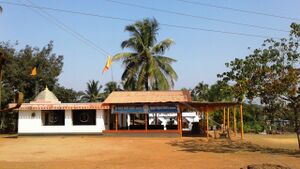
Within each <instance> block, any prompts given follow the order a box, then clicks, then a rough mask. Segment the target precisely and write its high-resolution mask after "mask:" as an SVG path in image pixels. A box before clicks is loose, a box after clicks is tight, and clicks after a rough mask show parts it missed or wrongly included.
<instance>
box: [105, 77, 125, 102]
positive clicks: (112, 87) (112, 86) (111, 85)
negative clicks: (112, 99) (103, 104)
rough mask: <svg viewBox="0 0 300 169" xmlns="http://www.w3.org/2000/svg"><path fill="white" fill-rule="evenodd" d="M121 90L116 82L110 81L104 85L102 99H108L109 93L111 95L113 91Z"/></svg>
mask: <svg viewBox="0 0 300 169" xmlns="http://www.w3.org/2000/svg"><path fill="white" fill-rule="evenodd" d="M120 90H121V86H120V85H118V83H117V82H114V81H111V82H108V83H106V84H105V85H104V89H103V91H104V93H103V99H106V98H107V97H108V95H109V94H110V93H112V92H113V91H120Z"/></svg>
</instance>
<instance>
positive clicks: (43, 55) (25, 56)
mask: <svg viewBox="0 0 300 169" xmlns="http://www.w3.org/2000/svg"><path fill="white" fill-rule="evenodd" d="M15 48H16V45H11V44H10V43H3V42H2V43H0V50H1V51H2V52H3V53H5V55H6V58H7V62H6V63H5V64H4V67H3V82H2V83H3V87H2V91H3V92H2V98H3V99H2V107H3V106H5V105H7V104H8V103H10V102H13V99H14V97H12V96H13V95H14V93H15V92H16V91H21V92H23V93H24V97H25V98H24V100H25V102H29V101H30V100H32V99H33V98H34V97H35V95H36V94H37V92H38V91H41V90H42V89H44V88H45V86H46V85H47V86H48V87H49V88H52V89H53V88H54V86H57V85H58V76H59V74H60V73H61V71H62V66H63V56H60V55H59V56H57V55H56V54H54V53H53V52H52V51H53V43H52V42H50V43H49V44H48V45H47V46H45V47H43V48H42V49H39V48H33V47H31V46H28V45H27V46H26V47H25V48H24V49H21V50H19V51H17V50H16V49H15ZM33 67H37V76H35V77H32V76H31V75H30V74H31V70H32V68H33Z"/></svg>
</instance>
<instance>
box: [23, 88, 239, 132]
mask: <svg viewBox="0 0 300 169" xmlns="http://www.w3.org/2000/svg"><path fill="white" fill-rule="evenodd" d="M237 106H239V113H240V117H241V118H240V124H241V125H240V126H243V120H242V117H243V114H242V105H240V104H239V103H235V102H217V103H210V102H194V101H192V99H191V96H190V93H189V92H188V91H115V92H112V93H111V94H110V95H109V96H108V98H107V99H106V100H105V101H104V102H97V103H61V102H60V101H59V100H58V99H57V97H56V96H55V95H54V94H53V93H52V92H51V91H50V90H49V89H48V88H47V87H46V88H45V90H44V91H42V92H40V93H39V94H38V95H37V96H36V98H35V99H34V100H33V101H31V102H30V103H23V104H22V105H21V107H20V108H19V109H18V112H19V119H18V134H20V135H26V134H30V135H32V134H104V135H105V134H107V135H122V134H124V133H125V134H126V135H128V134H130V133H133V134H134V135H136V134H139V133H141V134H148V135H151V134H157V133H159V134H161V135H173V136H182V133H183V131H191V129H192V128H193V124H197V126H199V127H200V129H201V131H202V133H203V134H204V135H205V136H207V137H208V136H209V113H210V112H213V111H215V110H218V109H221V110H223V119H224V120H223V124H222V125H220V126H219V128H220V129H222V130H224V131H225V130H226V128H230V124H233V126H232V128H233V132H235V133H236V132H237V127H236V122H237V119H236V107H237ZM230 114H232V116H231V117H230ZM230 119H233V123H231V122H230ZM240 131H241V132H240V133H241V137H242V138H243V130H242V128H241V129H240Z"/></svg>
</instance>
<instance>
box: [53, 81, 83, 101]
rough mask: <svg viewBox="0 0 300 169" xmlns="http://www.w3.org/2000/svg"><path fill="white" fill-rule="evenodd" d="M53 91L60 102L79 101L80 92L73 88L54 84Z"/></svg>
mask: <svg viewBox="0 0 300 169" xmlns="http://www.w3.org/2000/svg"><path fill="white" fill-rule="evenodd" d="M53 93H54V94H55V96H56V97H57V98H58V100H59V101H61V102H62V103H76V102H79V101H80V97H81V96H82V94H81V93H80V92H76V91H75V90H73V89H68V88H65V87H63V86H59V85H57V86H55V87H54V89H53Z"/></svg>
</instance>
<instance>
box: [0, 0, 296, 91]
mask: <svg viewBox="0 0 300 169" xmlns="http://www.w3.org/2000/svg"><path fill="white" fill-rule="evenodd" d="M117 1H123V2H130V3H134V4H139V5H144V6H149V7H153V8H160V9H167V10H172V11H177V12H182V13H187V14H192V15H197V16H202V17H210V18H217V19H221V20H230V21H235V22H242V23H247V24H253V25H259V26H266V27H272V28H278V29H283V30H289V25H290V24H291V22H292V21H291V20H286V19H279V18H272V17H266V16H261V15H253V14H245V13H239V12H234V11H229V10H221V9H216V8H209V7H204V6H199V5H191V4H187V3H183V2H180V1H176V0H151V1H150V0H130V1H129V0H127V1H126V0H117ZM191 1H198V2H203V3H209V4H214V5H220V6H227V7H232V8H238V9H245V10H251V11H260V12H264V13H271V14H276V15H280V16H288V17H294V18H300V10H299V6H300V1H298V0H285V1H282V0H272V1H271V0H264V1H262V0H243V1H241V0H201V1H200V0H191ZM9 2H16V3H27V4H29V2H28V1H27V0H10V1H9ZM31 2H32V3H34V4H35V5H39V6H46V7H52V8H61V9H68V10H76V11H82V12H87V13H95V14H99V15H106V16H112V17H123V18H128V19H132V20H140V19H143V18H147V17H150V18H152V17H155V18H156V19H157V20H158V21H159V22H160V23H165V24H173V25H182V26H190V27H200V28H205V29H214V30H222V31H228V32H240V33H249V34H258V35H263V36H270V37H287V36H288V33H286V32H279V31H272V30H262V29H256V28H250V27H244V26H239V25H232V24H226V23H218V22H213V21H207V20H202V19H196V18H191V17H185V16H177V15H173V14H166V13H161V12H157V11H150V10H145V9H139V8H135V7H129V6H122V5H119V4H115V3H112V2H109V1H106V0H88V1H86V0H31ZM0 5H1V6H2V8H3V13H2V14H1V15H0V37H1V38H0V40H1V41H11V42H15V41H18V42H19V45H18V48H23V47H24V46H25V45H26V44H29V45H31V46H35V47H43V46H45V45H46V44H47V43H48V42H49V41H50V40H53V41H54V52H55V53H56V54H59V55H63V56H64V67H63V72H62V74H61V75H60V77H59V82H60V84H62V85H63V86H65V87H68V88H73V89H75V90H85V88H86V82H87V81H88V80H99V81H100V83H101V84H105V83H106V82H108V81H110V80H111V73H110V72H108V73H105V74H104V75H102V74H101V71H102V68H103V66H104V65H105V62H106V58H107V55H106V54H104V53H101V52H99V51H98V50H96V49H95V48H93V47H91V46H89V45H86V44H85V43H83V42H82V41H79V40H78V39H76V38H74V36H72V35H71V34H69V33H67V32H65V31H63V30H62V29H61V28H59V27H57V25H55V24H53V21H52V22H50V21H49V20H47V19H45V18H44V17H43V16H42V15H40V14H39V13H38V12H36V11H35V10H32V9H29V8H26V7H18V6H12V5H7V4H3V3H1V2H0ZM47 12H48V13H49V14H51V15H53V16H54V17H55V18H57V19H58V20H60V21H61V22H63V23H64V24H66V25H68V26H69V27H71V28H72V29H74V30H75V31H77V32H79V33H80V34H82V35H83V36H84V37H85V38H87V39H89V40H90V41H92V42H93V43H95V44H97V46H100V47H101V48H103V49H105V50H106V51H108V52H109V53H110V54H111V55H113V54H116V53H118V52H121V51H122V49H121V48H120V43H121V42H122V41H123V40H125V39H127V38H128V37H129V34H128V33H127V32H124V27H125V26H126V25H128V24H131V23H132V22H125V21H119V20H110V19H104V18H96V17H88V16H81V15H75V14H67V13H59V12H53V11H47ZM298 22H299V20H298ZM165 38H172V39H173V40H174V41H175V42H176V44H175V45H174V46H172V47H171V49H170V50H169V51H167V52H166V54H165V55H166V56H170V57H173V58H175V59H176V60H177V62H176V63H175V64H174V65H173V67H174V69H175V70H176V72H177V73H178V76H179V79H178V81H177V82H176V84H175V89H180V88H182V87H186V88H192V87H194V86H195V85H196V84H197V83H198V82H200V81H204V82H206V83H209V84H212V83H214V82H215V81H216V80H217V77H216V75H217V74H218V73H222V72H224V71H226V67H225V65H224V63H225V62H229V61H231V60H233V59H234V58H236V57H244V56H246V55H247V54H249V53H251V50H253V49H254V48H257V47H259V46H260V45H261V43H262V42H263V40H264V39H263V38H257V37H247V36H237V35H228V34H222V33H213V32H206V31H193V30H185V29H178V28H171V27H165V26H163V25H161V29H160V31H159V36H158V40H163V39H165ZM248 47H251V49H250V50H249V49H248ZM122 71H123V67H122V66H121V65H120V64H119V63H113V75H114V80H116V81H120V75H121V73H122Z"/></svg>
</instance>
